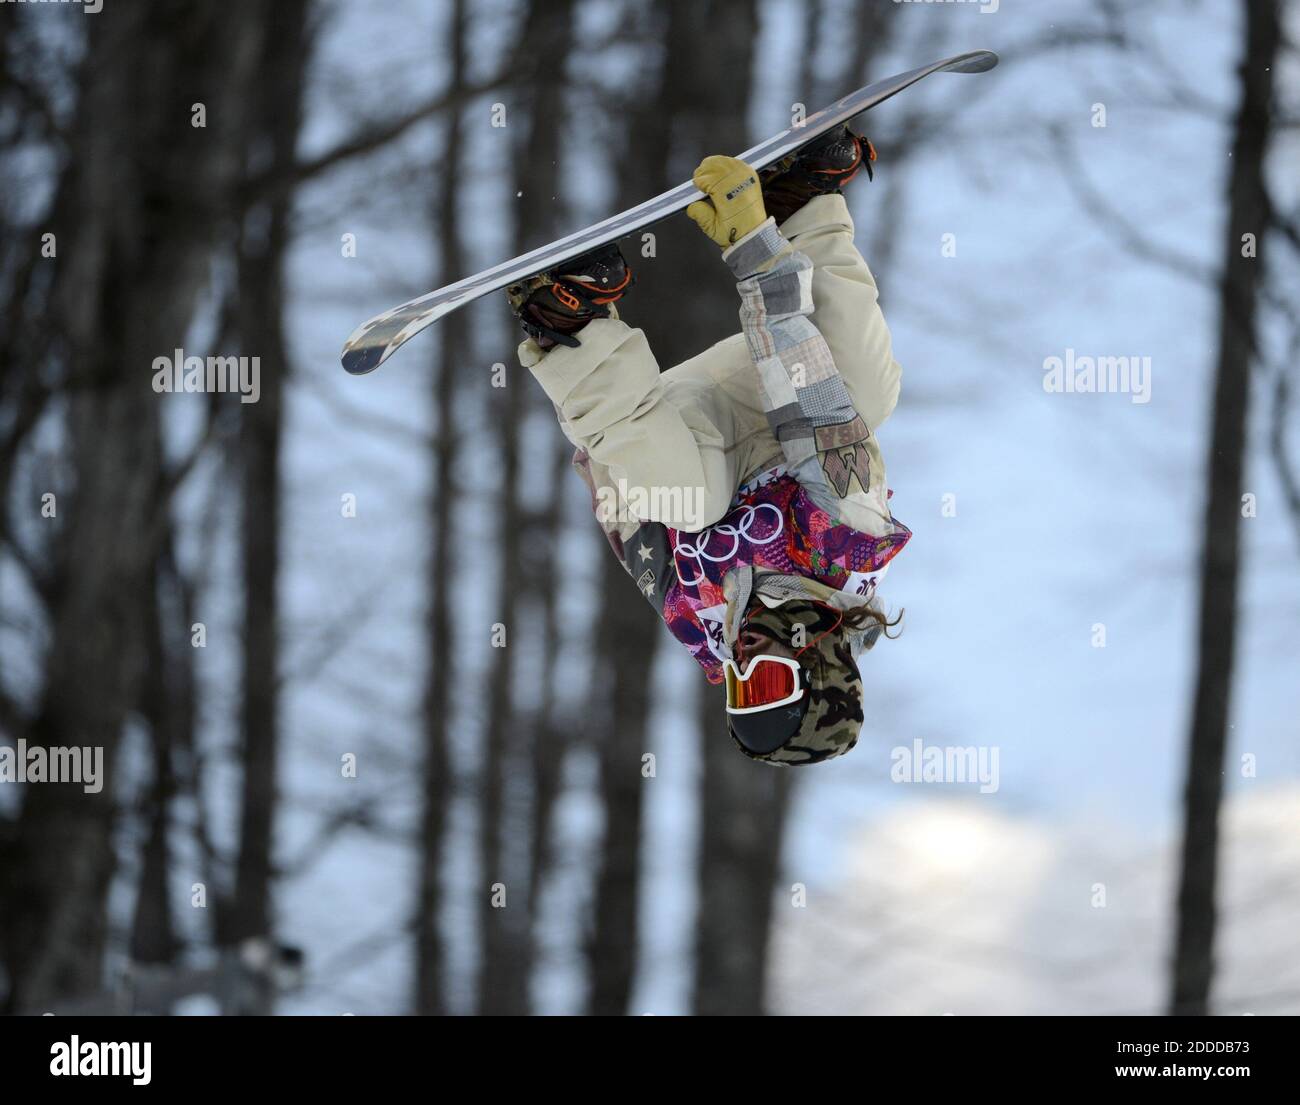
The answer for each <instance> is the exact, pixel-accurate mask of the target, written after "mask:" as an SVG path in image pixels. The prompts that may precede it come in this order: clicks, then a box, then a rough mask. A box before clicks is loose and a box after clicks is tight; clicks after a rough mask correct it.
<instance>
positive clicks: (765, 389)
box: [723, 219, 870, 499]
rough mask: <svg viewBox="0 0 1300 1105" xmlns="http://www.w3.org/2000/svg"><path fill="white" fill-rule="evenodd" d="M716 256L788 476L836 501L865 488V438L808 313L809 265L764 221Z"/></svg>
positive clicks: (864, 428) (866, 433)
mask: <svg viewBox="0 0 1300 1105" xmlns="http://www.w3.org/2000/svg"><path fill="white" fill-rule="evenodd" d="M723 257H724V259H725V260H726V262H727V264H729V265H730V266H731V270H732V272H733V273H735V276H736V281H737V284H736V287H737V289H738V290H739V292H740V324H741V328H742V330H743V331H744V334H745V340H746V342H747V343H748V345H749V353H750V356H751V357H752V358H753V361H754V365H755V366H756V367H757V369H758V377H759V391H760V393H761V395H762V398H763V406H764V409H765V410H766V411H767V420H768V423H769V424H770V425H771V427H772V432H773V434H774V435H775V436H776V439H777V440H778V441H779V442H780V443H781V447H782V449H783V450H784V451H785V457H786V462H787V464H788V465H789V466H790V468H791V470H792V471H793V473H794V475H795V477H796V478H797V479H798V480H799V481H800V482H801V483H803V484H804V485H805V486H807V487H809V489H810V490H815V491H829V492H831V493H832V494H833V495H834V496H835V497H836V498H840V499H842V498H844V497H845V496H847V495H849V494H851V493H852V492H853V491H854V490H855V488H854V487H853V479H854V476H857V477H858V480H859V483H860V485H861V487H860V489H861V490H865V489H866V488H867V486H868V479H869V474H868V472H867V470H866V464H867V457H866V451H865V448H862V447H861V446H862V445H863V444H864V443H865V442H866V441H867V439H868V437H869V436H870V431H869V430H868V429H867V426H866V424H865V423H864V422H863V421H862V419H861V418H860V417H859V415H858V412H857V410H856V409H855V408H854V406H853V400H852V399H851V398H850V397H849V391H848V388H847V387H846V386H845V384H844V380H843V379H842V378H841V376H840V374H839V371H838V370H837V369H836V367H835V362H834V360H832V358H831V351H830V348H829V347H828V346H827V344H826V341H825V339H824V338H823V337H822V335H821V332H820V331H819V330H818V329H817V327H816V326H815V325H814V324H813V321H812V319H811V318H810V317H809V316H810V315H811V314H812V312H813V300H812V274H813V264H812V261H810V260H809V259H808V257H807V256H805V255H804V254H802V253H799V252H797V251H796V250H795V249H794V248H793V247H792V246H791V245H790V243H789V242H788V241H786V239H785V238H783V237H782V236H781V234H780V232H779V231H778V230H777V229H776V223H775V221H774V220H772V219H768V221H767V222H765V223H764V224H763V225H762V226H760V227H759V228H758V229H757V230H754V231H753V232H752V233H750V234H749V235H748V236H746V237H745V238H742V239H741V240H740V241H739V242H737V243H736V244H735V245H734V246H732V247H730V248H729V249H728V250H727V251H726V252H725V253H723Z"/></svg>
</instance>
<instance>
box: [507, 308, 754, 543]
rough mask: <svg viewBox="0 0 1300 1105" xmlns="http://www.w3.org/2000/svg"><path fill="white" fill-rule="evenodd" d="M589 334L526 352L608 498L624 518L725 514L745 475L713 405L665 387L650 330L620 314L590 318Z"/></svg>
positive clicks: (689, 522)
mask: <svg viewBox="0 0 1300 1105" xmlns="http://www.w3.org/2000/svg"><path fill="white" fill-rule="evenodd" d="M581 341H582V344H581V345H580V346H579V347H577V348H573V349H570V348H568V347H566V346H558V345H557V346H556V347H554V348H553V349H550V350H548V351H547V352H546V353H545V354H543V353H542V351H541V350H540V349H538V347H537V343H536V342H534V341H532V340H531V339H530V340H529V341H526V342H524V343H523V345H521V346H520V347H519V359H520V362H521V363H522V364H523V365H524V367H525V368H527V369H528V370H529V371H530V372H532V374H533V376H535V377H536V379H537V380H538V382H539V383H540V384H541V385H542V387H543V388H544V389H545V390H546V394H547V395H548V396H549V397H550V399H551V402H552V403H553V404H554V405H555V408H556V411H557V413H558V414H559V417H560V425H561V427H562V428H563V430H564V433H565V435H566V436H567V437H568V438H569V440H570V441H571V442H573V444H574V445H575V446H577V447H578V449H579V450H581V451H582V452H583V453H585V454H586V455H587V456H588V457H589V458H590V460H591V461H592V462H593V463H594V468H595V470H596V471H598V472H599V473H600V475H601V480H600V483H601V487H599V488H597V489H596V491H597V492H599V493H600V494H601V496H602V500H603V499H605V498H611V499H616V500H617V515H618V517H619V518H621V519H624V520H628V519H630V520H633V521H642V522H661V523H663V524H664V525H667V526H672V527H674V528H676V529H685V530H698V529H702V528H704V527H705V526H707V525H711V524H712V523H713V522H716V521H717V520H718V519H719V518H721V517H722V516H723V515H724V514H725V513H726V512H727V508H728V506H729V505H730V504H731V499H732V496H733V495H734V494H735V491H736V485H737V482H738V476H737V473H736V472H735V471H734V470H733V469H734V461H733V459H732V457H731V456H730V454H729V453H728V451H727V448H726V445H727V442H726V440H725V437H724V435H723V433H722V431H721V430H720V429H719V427H717V426H716V425H714V423H713V421H712V420H711V419H710V417H709V414H708V412H707V411H706V410H704V409H703V408H701V407H698V406H694V405H683V406H678V405H677V404H676V403H674V402H673V401H672V400H671V399H670V398H669V396H668V395H666V394H665V385H664V381H663V379H662V377H661V376H660V373H659V365H658V363H657V362H656V360H655V357H654V354H653V353H652V352H651V351H650V346H649V344H648V343H647V341H646V338H645V334H643V333H642V332H641V331H640V330H633V329H631V328H630V327H628V326H627V325H626V324H625V323H623V322H621V321H620V320H619V319H618V318H617V316H615V317H612V318H607V319H595V320H593V321H592V322H589V323H588V324H587V325H586V326H585V327H583V330H582V338H581ZM606 521H607V519H605V518H603V517H602V524H605V522H606ZM633 528H634V527H633ZM606 529H607V532H610V527H608V526H607V527H606Z"/></svg>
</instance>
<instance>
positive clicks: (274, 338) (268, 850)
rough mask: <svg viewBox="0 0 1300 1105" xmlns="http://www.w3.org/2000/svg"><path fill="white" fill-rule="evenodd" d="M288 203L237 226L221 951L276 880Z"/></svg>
mask: <svg viewBox="0 0 1300 1105" xmlns="http://www.w3.org/2000/svg"><path fill="white" fill-rule="evenodd" d="M308 5H309V0H280V2H278V3H276V4H275V5H273V6H270V7H266V8H264V9H262V18H263V20H264V21H265V24H266V32H265V33H266V38H265V47H264V51H263V55H262V60H261V71H260V73H259V77H260V80H259V81H258V83H257V84H256V86H255V88H256V91H255V97H256V112H257V114H256V116H255V120H254V125H253V129H252V133H251V139H252V141H251V142H250V153H251V156H253V157H257V156H258V154H259V153H261V152H262V151H263V150H264V151H265V153H264V155H263V156H265V157H267V158H269V160H270V163H271V166H272V171H276V170H278V169H281V168H287V167H289V166H291V165H292V164H293V162H294V151H295V148H296V145H297V139H298V128H299V123H300V121H301V116H302V98H303V82H304V79H305V76H306V66H307V57H308V52H309V42H308V30H307V12H308ZM292 205H293V195H292V193H291V192H281V193H276V194H274V196H273V197H272V198H270V199H269V200H267V201H265V202H264V203H263V204H260V205H258V206H257V207H255V208H254V209H253V210H252V211H251V212H250V213H249V215H248V217H246V218H245V219H244V226H243V234H242V238H241V241H240V244H239V256H238V273H239V303H238V307H237V309H236V312H235V320H236V326H237V328H238V334H239V346H240V352H241V354H243V355H244V356H247V357H258V358H260V365H261V375H260V385H261V394H260V397H259V399H258V401H257V402H256V403H247V404H243V403H241V404H240V416H241V426H240V435H239V461H240V465H241V471H240V480H241V498H242V502H243V517H242V525H243V530H242V534H241V555H242V561H243V577H244V626H243V636H244V657H243V690H244V697H243V706H242V709H241V712H240V736H241V741H242V759H243V769H244V774H243V785H242V790H241V807H240V823H239V852H238V856H237V859H236V864H235V899H234V903H233V909H232V912H231V917H230V921H231V930H230V932H229V933H226V934H225V936H226V937H227V939H228V941H229V942H231V943H238V942H240V941H242V940H247V939H250V938H267V939H270V937H271V933H272V929H273V924H274V921H273V916H272V890H273V885H274V881H275V858H274V850H275V833H274V827H275V806H276V801H277V797H278V792H277V787H276V782H277V780H276V775H277V771H278V767H279V745H280V724H279V706H280V695H279V663H278V660H279V637H280V608H279V587H278V585H277V580H278V575H279V571H280V442H281V438H282V436H283V420H284V393H285V382H286V379H287V377H288V374H289V370H290V365H289V354H288V348H287V342H286V340H285V335H284V306H285V304H284V263H285V254H286V251H287V248H288V242H289V220H290V217H291V214H292ZM271 997H272V995H271V992H270V988H269V987H266V988H258V990H256V991H254V992H251V993H250V995H249V999H250V1003H251V1004H250V1007H249V1008H241V1009H237V1010H233V1012H238V1013H253V1014H264V1013H269V1012H271Z"/></svg>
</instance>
